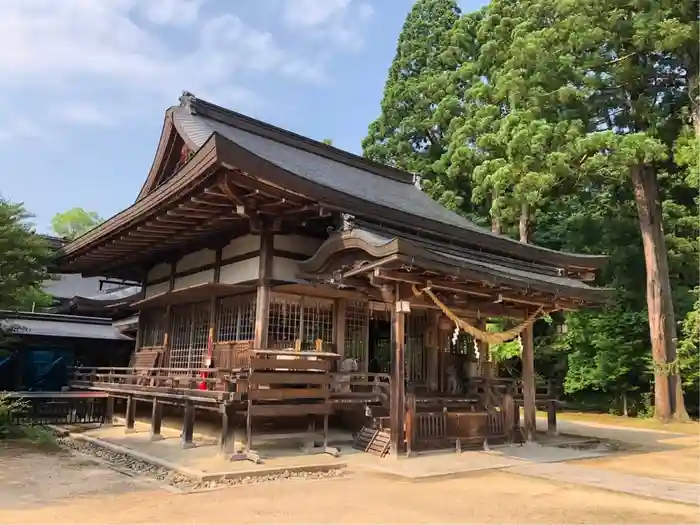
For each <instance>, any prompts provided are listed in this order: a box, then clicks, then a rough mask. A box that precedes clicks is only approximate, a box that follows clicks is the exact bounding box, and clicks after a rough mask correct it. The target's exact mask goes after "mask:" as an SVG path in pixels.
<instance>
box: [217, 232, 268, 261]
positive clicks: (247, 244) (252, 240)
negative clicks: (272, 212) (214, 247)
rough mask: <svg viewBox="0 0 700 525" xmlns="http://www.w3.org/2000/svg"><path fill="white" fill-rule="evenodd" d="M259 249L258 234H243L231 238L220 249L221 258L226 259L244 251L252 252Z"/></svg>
mask: <svg viewBox="0 0 700 525" xmlns="http://www.w3.org/2000/svg"><path fill="white" fill-rule="evenodd" d="M259 249H260V236H259V235H244V236H242V237H236V238H235V239H231V242H229V243H228V244H227V245H226V246H224V247H223V249H222V250H221V258H222V259H228V258H230V257H236V256H238V255H241V254H244V253H250V252H254V251H256V250H259Z"/></svg>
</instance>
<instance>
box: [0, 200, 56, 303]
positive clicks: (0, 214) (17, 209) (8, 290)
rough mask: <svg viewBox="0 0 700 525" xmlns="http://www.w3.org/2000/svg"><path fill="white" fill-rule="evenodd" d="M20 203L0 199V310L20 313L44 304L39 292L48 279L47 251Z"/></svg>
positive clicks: (44, 301)
mask: <svg viewBox="0 0 700 525" xmlns="http://www.w3.org/2000/svg"><path fill="white" fill-rule="evenodd" d="M30 218H31V215H29V214H28V213H27V212H26V210H25V209H24V207H23V206H22V205H21V204H15V203H11V202H8V201H6V200H4V199H1V198H0V309H3V310H22V309H26V310H28V309H31V308H32V306H43V305H46V304H47V302H48V301H49V300H50V299H49V298H48V297H47V296H46V294H44V293H43V292H42V283H43V282H44V281H45V280H46V279H48V274H47V271H46V266H47V264H48V263H49V261H50V258H51V250H50V248H49V247H48V245H47V244H46V242H45V241H44V240H43V239H42V238H41V237H39V236H38V235H36V234H35V233H34V231H33V230H32V228H31V225H30V224H29V223H28V222H27V221H28V220H29V219H30Z"/></svg>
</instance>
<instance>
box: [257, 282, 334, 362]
mask: <svg viewBox="0 0 700 525" xmlns="http://www.w3.org/2000/svg"><path fill="white" fill-rule="evenodd" d="M297 339H300V340H301V343H302V347H303V348H304V349H310V348H313V347H314V342H315V340H316V339H321V340H323V341H324V342H332V341H333V302H332V301H328V300H322V299H315V298H311V297H294V296H284V295H279V294H275V295H273V296H272V297H271V299H270V317H269V322H268V330H267V341H268V345H269V346H270V347H271V348H291V347H293V346H294V343H295V341H296V340H297Z"/></svg>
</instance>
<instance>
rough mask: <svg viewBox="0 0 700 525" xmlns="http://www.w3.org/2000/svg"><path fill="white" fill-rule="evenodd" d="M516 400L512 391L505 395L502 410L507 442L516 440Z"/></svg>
mask: <svg viewBox="0 0 700 525" xmlns="http://www.w3.org/2000/svg"><path fill="white" fill-rule="evenodd" d="M517 409H518V408H517V406H516V404H515V400H514V399H513V394H512V393H511V392H508V393H506V394H505V395H504V396H503V405H502V407H501V410H502V412H503V425H504V426H505V429H504V430H505V431H506V443H507V444H509V445H510V444H511V443H513V441H515V431H516V427H515V411H516V410H517Z"/></svg>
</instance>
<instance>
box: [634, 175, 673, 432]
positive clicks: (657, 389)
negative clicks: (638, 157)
mask: <svg viewBox="0 0 700 525" xmlns="http://www.w3.org/2000/svg"><path fill="white" fill-rule="evenodd" d="M631 175H632V184H633V186H634V195H635V200H636V202H637V212H638V214H639V228H640V230H641V233H642V245H643V247H644V264H645V266H646V281H647V291H646V294H647V310H648V314H649V333H650V336H651V353H652V357H653V361H654V416H655V417H656V418H658V419H660V420H662V421H668V420H669V419H670V418H671V415H672V406H671V395H670V394H671V393H670V389H669V387H670V381H669V377H668V371H667V367H668V351H669V346H670V344H669V343H670V340H669V338H670V337H672V336H671V334H669V327H670V324H671V323H673V324H674V329H675V317H674V315H673V303H672V302H671V303H670V304H668V303H669V300H668V299H669V297H670V288H671V286H670V278H669V274H668V261H667V260H666V251H665V250H664V248H665V246H666V243H665V241H664V232H663V225H662V223H661V201H660V199H659V189H658V183H657V180H656V172H655V171H654V168H653V167H651V166H647V165H636V166H633V167H632V168H631ZM669 314H670V317H671V318H670V319H667V318H668V316H669ZM674 331H675V330H674Z"/></svg>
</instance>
